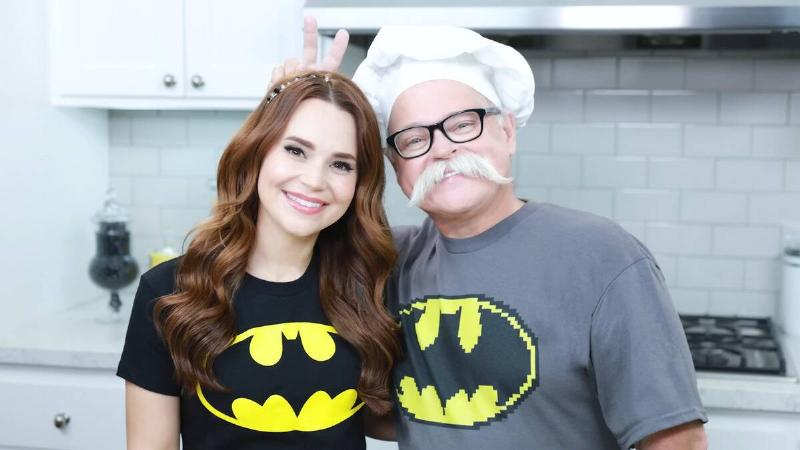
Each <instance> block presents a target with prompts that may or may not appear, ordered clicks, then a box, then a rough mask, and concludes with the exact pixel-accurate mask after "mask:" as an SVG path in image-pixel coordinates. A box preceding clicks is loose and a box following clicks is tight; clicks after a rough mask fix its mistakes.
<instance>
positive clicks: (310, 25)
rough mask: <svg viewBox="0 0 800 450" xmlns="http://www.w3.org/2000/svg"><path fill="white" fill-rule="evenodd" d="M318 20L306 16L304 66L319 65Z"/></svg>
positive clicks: (304, 23) (304, 25) (304, 26)
mask: <svg viewBox="0 0 800 450" xmlns="http://www.w3.org/2000/svg"><path fill="white" fill-rule="evenodd" d="M318 39H319V36H318V35H317V19H315V18H314V17H312V16H306V17H305V19H304V20H303V64H308V65H310V64H316V63H317V40H318Z"/></svg>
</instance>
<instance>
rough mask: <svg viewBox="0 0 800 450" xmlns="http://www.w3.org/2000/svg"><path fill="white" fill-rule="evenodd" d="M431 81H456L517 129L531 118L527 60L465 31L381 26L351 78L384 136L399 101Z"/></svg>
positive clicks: (531, 89) (531, 87)
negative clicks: (405, 93)
mask: <svg viewBox="0 0 800 450" xmlns="http://www.w3.org/2000/svg"><path fill="white" fill-rule="evenodd" d="M429 80H455V81H459V82H462V83H464V84H466V85H468V86H470V87H471V88H473V89H475V90H476V91H478V92H479V93H481V94H482V95H483V96H484V97H486V98H487V99H488V100H489V101H490V102H492V103H493V104H494V105H495V106H497V107H499V108H500V109H501V110H503V111H504V112H509V113H511V114H513V116H514V118H515V119H516V123H517V126H518V127H522V126H524V125H525V123H526V122H527V121H528V118H529V117H530V115H531V112H533V93H534V89H535V83H534V81H533V71H531V67H530V66H529V65H528V62H527V61H526V60H525V58H524V57H523V56H522V55H521V54H520V53H519V52H518V51H516V50H514V49H513V48H511V47H509V46H507V45H503V44H500V43H499V42H495V41H493V40H491V39H486V38H485V37H483V36H481V35H480V34H478V33H476V32H474V31H472V30H468V29H466V28H458V27H451V26H400V25H391V26H385V27H383V28H381V30H380V31H379V32H378V34H377V36H375V40H374V41H373V42H372V45H370V47H369V51H368V52H367V57H366V59H364V61H363V62H362V63H361V64H360V65H359V66H358V69H356V73H355V75H354V76H353V81H354V82H355V83H356V84H357V85H358V86H359V87H360V88H361V90H362V91H364V94H366V96H367V99H369V102H370V103H371V104H372V107H373V109H374V110H375V114H376V115H377V116H378V122H379V125H380V127H381V132H382V133H385V132H386V127H387V126H388V123H389V115H390V114H391V112H392V105H394V102H395V100H397V97H399V96H400V94H402V93H403V91H405V90H406V89H408V88H410V87H412V86H414V85H416V84H419V83H422V82H424V81H429Z"/></svg>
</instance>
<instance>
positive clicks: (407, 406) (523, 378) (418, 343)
mask: <svg viewBox="0 0 800 450" xmlns="http://www.w3.org/2000/svg"><path fill="white" fill-rule="evenodd" d="M400 323H401V327H402V328H404V329H405V332H404V333H403V334H404V340H405V351H406V357H405V358H404V359H403V361H402V362H401V363H400V364H399V365H398V367H397V369H396V370H395V382H396V385H397V399H398V403H399V405H400V409H401V411H403V413H404V414H405V415H406V416H408V417H409V418H410V419H411V420H414V421H417V422H422V423H427V424H433V425H442V426H451V427H460V428H464V427H466V428H478V427H480V426H482V425H486V424H489V423H491V422H493V421H498V420H502V418H504V417H506V416H507V415H508V414H509V413H510V412H511V411H513V409H514V408H515V407H516V406H517V405H519V403H520V402H521V401H522V400H523V399H524V398H525V397H526V396H527V395H528V394H530V392H531V391H533V390H534V389H535V388H536V387H537V385H538V378H537V372H538V370H537V368H538V366H537V364H538V362H537V361H538V359H537V348H538V347H537V345H538V344H537V339H536V337H535V336H534V335H533V333H532V332H531V331H530V330H529V329H528V327H527V326H526V325H525V323H524V322H523V321H522V319H520V317H519V316H518V315H517V314H516V312H515V311H513V310H512V309H511V308H509V307H507V306H505V305H503V304H502V303H500V302H498V301H495V300H492V299H490V298H487V297H484V296H480V295H470V296H459V297H450V296H448V297H443V296H435V297H425V298H424V299H423V300H415V301H414V302H412V303H411V304H410V305H408V306H406V307H405V308H404V309H402V310H400ZM412 330H413V331H412Z"/></svg>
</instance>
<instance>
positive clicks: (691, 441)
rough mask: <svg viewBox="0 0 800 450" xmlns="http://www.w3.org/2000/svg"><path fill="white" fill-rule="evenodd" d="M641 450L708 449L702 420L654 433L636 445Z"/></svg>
mask: <svg viewBox="0 0 800 450" xmlns="http://www.w3.org/2000/svg"><path fill="white" fill-rule="evenodd" d="M636 448H637V449H639V450H706V449H707V448H708V441H707V439H706V432H705V430H704V429H703V424H702V422H699V421H695V422H689V423H685V424H683V425H678V426H677V427H673V428H668V429H666V430H662V431H659V432H658V433H653V434H651V435H650V436H648V437H646V438H644V439H643V440H642V441H641V442H639V444H637V445H636Z"/></svg>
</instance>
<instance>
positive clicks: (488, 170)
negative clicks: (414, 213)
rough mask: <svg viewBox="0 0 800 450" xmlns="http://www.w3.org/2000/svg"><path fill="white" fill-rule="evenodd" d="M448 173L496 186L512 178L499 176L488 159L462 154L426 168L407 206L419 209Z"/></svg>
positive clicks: (508, 181) (416, 183)
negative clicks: (489, 182)
mask: <svg viewBox="0 0 800 450" xmlns="http://www.w3.org/2000/svg"><path fill="white" fill-rule="evenodd" d="M450 172H453V173H454V174H461V175H466V176H468V177H473V178H481V179H484V180H487V181H491V182H493V183H496V184H508V183H511V181H512V178H510V177H504V176H502V175H500V173H499V172H498V171H497V169H495V168H494V166H493V165H492V163H491V162H489V160H488V159H486V158H484V157H483V156H480V155H476V154H474V153H469V152H464V153H462V154H461V155H459V156H457V157H455V158H453V159H449V160H447V161H439V162H436V163H433V164H431V165H430V166H428V167H427V168H426V169H425V171H424V172H422V175H420V176H419V178H417V181H416V182H415V183H414V190H413V191H412V192H411V198H410V199H409V201H408V205H409V206H416V207H419V205H421V204H422V202H423V200H425V197H427V196H428V194H429V193H430V192H431V190H433V188H434V186H436V185H437V184H438V183H439V182H440V181H442V180H444V179H445V173H447V174H448V175H449V174H450Z"/></svg>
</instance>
